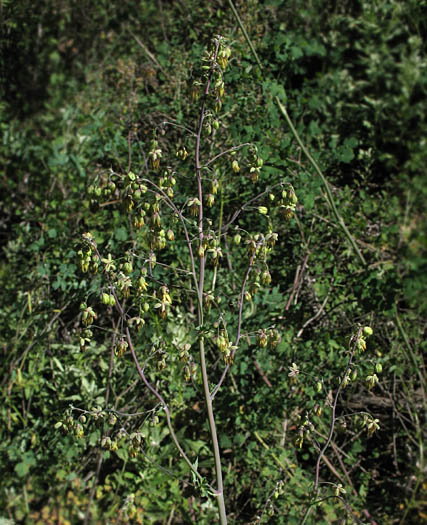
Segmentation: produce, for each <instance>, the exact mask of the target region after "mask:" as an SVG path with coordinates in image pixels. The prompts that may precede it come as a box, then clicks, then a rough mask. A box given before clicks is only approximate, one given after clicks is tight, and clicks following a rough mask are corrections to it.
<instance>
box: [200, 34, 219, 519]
mask: <svg viewBox="0 0 427 525" xmlns="http://www.w3.org/2000/svg"><path fill="white" fill-rule="evenodd" d="M218 49H219V42H217V45H216V49H215V55H214V61H215V60H216V56H217V53H218ZM212 73H213V66H212V69H211V71H210V74H209V77H208V81H207V83H206V88H205V93H204V97H203V103H202V108H201V111H200V119H199V126H198V130H197V135H196V156H195V164H196V177H197V190H198V198H199V202H200V205H199V249H202V246H203V239H204V232H203V187H202V174H201V166H200V139H201V135H202V129H203V121H204V118H205V108H206V97H207V95H208V93H209V88H210V82H211V78H212ZM199 253H201V252H200V251H199ZM205 264H206V257H205V255H204V253H203V254H200V270H199V286H198V308H197V317H198V324H199V334H200V335H199V352H200V368H201V370H202V380H203V393H204V396H205V402H206V409H207V412H208V421H209V429H210V433H211V439H212V446H213V453H214V460H215V474H216V482H217V489H216V493H215V496H216V498H217V502H218V510H219V517H220V523H221V525H227V515H226V512H225V503H224V488H223V482H222V469H221V455H220V452H219V444H218V435H217V432H216V425H215V418H214V414H213V406H212V397H211V394H210V390H209V381H208V372H207V366H206V356H205V340H204V335H203V288H204V283H205Z"/></svg>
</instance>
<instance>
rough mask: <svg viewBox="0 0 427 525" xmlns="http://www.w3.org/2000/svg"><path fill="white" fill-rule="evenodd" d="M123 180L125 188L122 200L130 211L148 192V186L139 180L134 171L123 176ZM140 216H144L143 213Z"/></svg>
mask: <svg viewBox="0 0 427 525" xmlns="http://www.w3.org/2000/svg"><path fill="white" fill-rule="evenodd" d="M123 181H124V188H123V190H122V192H121V202H122V205H123V208H124V209H125V211H126V212H128V213H130V212H131V211H132V210H133V208H134V207H135V205H137V204H138V203H139V201H140V200H141V198H142V196H143V195H144V194H145V193H146V192H147V187H146V186H145V184H140V183H139V182H138V179H137V176H136V175H135V173H133V172H132V171H130V172H129V173H128V174H127V175H126V176H124V177H123ZM139 217H140V219H141V218H142V219H143V218H144V216H143V215H142V214H140V216H139Z"/></svg>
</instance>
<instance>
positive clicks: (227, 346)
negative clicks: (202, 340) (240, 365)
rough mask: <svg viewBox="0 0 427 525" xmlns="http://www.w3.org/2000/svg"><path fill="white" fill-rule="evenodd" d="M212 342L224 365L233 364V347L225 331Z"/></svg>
mask: <svg viewBox="0 0 427 525" xmlns="http://www.w3.org/2000/svg"><path fill="white" fill-rule="evenodd" d="M213 341H214V343H215V344H216V346H217V348H218V349H219V351H220V352H221V354H222V356H223V359H224V361H225V363H227V364H231V363H232V362H233V352H234V350H235V347H234V346H233V344H232V343H231V341H229V339H228V333H227V330H221V331H220V332H219V334H218V335H217V336H216V337H215V338H214V340H213Z"/></svg>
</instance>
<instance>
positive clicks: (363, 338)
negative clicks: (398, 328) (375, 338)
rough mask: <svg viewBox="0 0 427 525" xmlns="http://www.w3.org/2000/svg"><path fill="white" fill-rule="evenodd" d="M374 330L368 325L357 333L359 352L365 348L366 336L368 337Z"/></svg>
mask: <svg viewBox="0 0 427 525" xmlns="http://www.w3.org/2000/svg"><path fill="white" fill-rule="evenodd" d="M373 333H374V331H373V330H372V328H371V327H370V326H365V327H364V328H363V330H362V333H361V334H360V335H359V337H358V339H357V343H356V344H357V349H358V350H360V351H361V352H364V351H365V350H366V338H367V337H370V336H371V335H372V334H373Z"/></svg>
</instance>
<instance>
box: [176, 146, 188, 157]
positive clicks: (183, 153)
mask: <svg viewBox="0 0 427 525" xmlns="http://www.w3.org/2000/svg"><path fill="white" fill-rule="evenodd" d="M176 156H177V158H178V159H181V160H185V159H186V158H187V157H188V151H187V150H186V148H185V146H182V147H181V148H179V150H178V151H177V152H176Z"/></svg>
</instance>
